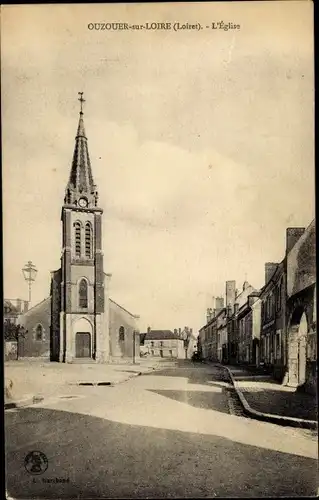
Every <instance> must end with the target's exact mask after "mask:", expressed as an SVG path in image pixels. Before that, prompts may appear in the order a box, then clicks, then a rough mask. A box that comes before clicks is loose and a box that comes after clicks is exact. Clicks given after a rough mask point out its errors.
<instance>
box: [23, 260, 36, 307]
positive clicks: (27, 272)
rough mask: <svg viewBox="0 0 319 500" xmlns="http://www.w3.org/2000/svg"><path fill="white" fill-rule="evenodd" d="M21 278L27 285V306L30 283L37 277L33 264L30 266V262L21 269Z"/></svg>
mask: <svg viewBox="0 0 319 500" xmlns="http://www.w3.org/2000/svg"><path fill="white" fill-rule="evenodd" d="M22 273H23V277H24V279H25V280H26V281H27V282H28V285H29V304H30V303H31V283H32V281H35V278H36V277H37V273H38V270H37V268H36V267H35V265H34V264H32V262H31V260H29V261H28V263H27V264H26V265H25V266H24V268H23V269H22Z"/></svg>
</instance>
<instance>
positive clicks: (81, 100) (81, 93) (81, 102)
mask: <svg viewBox="0 0 319 500" xmlns="http://www.w3.org/2000/svg"><path fill="white" fill-rule="evenodd" d="M78 94H79V96H80V97H79V98H78V101H80V104H81V110H80V114H81V115H82V114H83V103H84V102H85V99H83V92H78Z"/></svg>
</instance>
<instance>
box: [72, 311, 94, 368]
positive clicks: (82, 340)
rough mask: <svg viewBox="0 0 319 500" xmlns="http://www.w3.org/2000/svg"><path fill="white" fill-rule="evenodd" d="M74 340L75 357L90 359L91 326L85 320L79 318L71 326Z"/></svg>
mask: <svg viewBox="0 0 319 500" xmlns="http://www.w3.org/2000/svg"><path fill="white" fill-rule="evenodd" d="M73 332H74V338H75V357H76V358H92V325H91V323H90V321H88V320H87V319H86V318H80V319H78V320H77V321H75V322H74V324H73Z"/></svg>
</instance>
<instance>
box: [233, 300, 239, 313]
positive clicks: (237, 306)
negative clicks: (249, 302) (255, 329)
mask: <svg viewBox="0 0 319 500" xmlns="http://www.w3.org/2000/svg"><path fill="white" fill-rule="evenodd" d="M238 309H239V304H238V302H236V303H235V304H234V314H237V313H238Z"/></svg>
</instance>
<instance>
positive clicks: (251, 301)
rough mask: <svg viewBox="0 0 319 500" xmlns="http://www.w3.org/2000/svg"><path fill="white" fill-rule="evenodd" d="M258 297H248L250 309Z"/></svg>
mask: <svg viewBox="0 0 319 500" xmlns="http://www.w3.org/2000/svg"><path fill="white" fill-rule="evenodd" d="M257 298H258V297H255V296H254V295H248V307H251V306H252V305H253V304H254V303H255V302H256V300H257Z"/></svg>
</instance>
